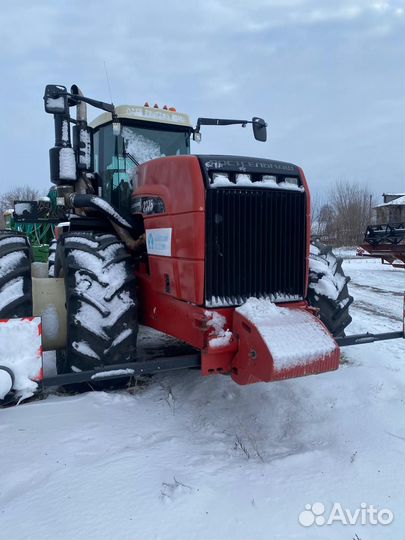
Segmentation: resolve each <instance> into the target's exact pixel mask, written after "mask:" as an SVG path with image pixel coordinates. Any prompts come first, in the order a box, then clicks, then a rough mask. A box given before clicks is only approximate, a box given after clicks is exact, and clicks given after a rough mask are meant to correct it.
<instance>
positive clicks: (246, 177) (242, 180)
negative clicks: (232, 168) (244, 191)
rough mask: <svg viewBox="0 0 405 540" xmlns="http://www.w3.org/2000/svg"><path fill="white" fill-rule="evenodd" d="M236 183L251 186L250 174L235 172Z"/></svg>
mask: <svg viewBox="0 0 405 540" xmlns="http://www.w3.org/2000/svg"><path fill="white" fill-rule="evenodd" d="M236 183H237V185H238V186H252V183H253V182H252V178H251V176H250V174H237V175H236Z"/></svg>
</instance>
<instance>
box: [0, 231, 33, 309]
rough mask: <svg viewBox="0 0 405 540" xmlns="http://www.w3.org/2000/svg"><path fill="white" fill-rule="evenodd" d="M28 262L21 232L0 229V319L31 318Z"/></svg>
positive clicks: (26, 242)
mask: <svg viewBox="0 0 405 540" xmlns="http://www.w3.org/2000/svg"><path fill="white" fill-rule="evenodd" d="M31 261H32V251H31V245H30V242H29V240H28V238H27V237H26V236H25V235H24V234H22V233H18V232H15V231H0V319H11V318H14V317H32V281H31Z"/></svg>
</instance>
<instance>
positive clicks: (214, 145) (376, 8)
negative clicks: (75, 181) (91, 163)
mask: <svg viewBox="0 0 405 540" xmlns="http://www.w3.org/2000/svg"><path fill="white" fill-rule="evenodd" d="M404 37H405V36H404V4H403V2H402V1H399V0H392V1H387V0H376V1H374V0H318V1H313V0H267V1H265V0H249V1H241V0H229V1H228V0H204V1H198V0H194V1H192V2H190V1H189V2H185V1H170V0H167V1H163V0H161V1H154V0H149V1H147V2H143V1H136V0H127V1H125V0H109V1H108V2H104V1H95V0H86V1H78V0H71V1H69V2H67V1H63V0H59V1H53V0H49V1H40V0H35V2H32V1H25V0H22V1H18V0H14V1H13V3H11V2H6V3H4V5H2V9H1V11H0V38H1V47H0V62H1V74H2V83H1V87H0V97H1V105H2V114H1V122H0V143H1V144H0V152H1V188H0V189H1V191H7V190H8V189H11V188H12V187H13V186H16V185H21V184H30V185H32V186H37V187H39V188H41V189H43V190H45V189H47V187H48V185H49V172H48V170H49V165H48V149H49V148H50V147H51V146H53V121H52V117H51V116H50V115H47V114H46V113H45V111H44V109H43V101H42V96H43V90H44V87H45V85H46V84H48V83H58V84H63V85H66V86H68V87H70V85H71V84H73V83H77V84H78V85H79V86H80V87H81V88H82V90H83V91H84V93H85V94H86V95H89V96H90V97H95V98H98V99H102V100H105V101H110V96H109V89H108V84H107V81H106V75H105V68H104V64H105V65H106V66H107V70H108V74H109V78H110V83H111V93H112V99H113V101H114V103H115V104H120V103H125V104H132V103H133V104H141V105H142V104H143V103H144V101H145V100H148V101H150V102H152V103H155V102H157V103H159V104H160V105H163V104H166V103H167V104H168V105H175V106H176V107H177V110H178V111H182V112H187V113H188V114H190V116H191V118H192V120H193V122H195V121H196V119H197V117H198V116H222V117H234V118H235V117H236V118H241V117H245V118H251V117H252V116H256V115H257V116H262V117H264V118H265V119H266V121H267V122H268V124H269V137H268V141H267V143H264V144H263V143H258V142H256V141H254V139H253V137H252V135H251V131H250V129H249V130H247V129H242V128H240V127H223V128H220V127H206V128H203V142H202V143H201V144H200V145H196V144H195V145H194V147H193V149H192V151H193V152H195V153H224V154H241V155H252V156H262V157H269V158H273V159H280V160H284V161H291V162H293V163H296V164H298V165H300V166H302V167H303V169H304V171H305V172H306V176H307V179H308V181H309V183H310V187H311V188H312V190H313V191H314V192H315V193H320V194H324V193H326V192H327V190H328V189H329V187H330V186H331V184H332V183H333V182H334V181H335V180H336V179H339V178H344V179H349V180H352V179H353V180H358V181H359V182H361V183H365V184H367V185H368V186H369V187H370V188H371V190H372V191H373V192H375V193H376V194H377V195H379V194H381V193H382V192H383V191H398V190H400V191H404V116H405V114H404V112H405V111H404V95H405V92H404V56H405V55H404V45H405V39H404ZM96 114H97V112H96V111H94V110H93V111H91V113H90V115H89V116H90V119H91V118H92V117H93V116H95V115H96Z"/></svg>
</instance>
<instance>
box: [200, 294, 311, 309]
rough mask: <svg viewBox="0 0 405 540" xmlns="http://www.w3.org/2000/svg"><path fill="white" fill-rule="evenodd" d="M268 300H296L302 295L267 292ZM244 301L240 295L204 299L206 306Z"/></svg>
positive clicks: (277, 301)
mask: <svg viewBox="0 0 405 540" xmlns="http://www.w3.org/2000/svg"><path fill="white" fill-rule="evenodd" d="M266 298H267V299H268V300H270V302H276V303H284V302H296V301H297V300H302V296H300V295H298V294H285V293H282V292H275V293H274V294H269V295H268V296H266ZM244 301H245V299H244V298H242V297H241V296H237V297H236V296H232V297H226V298H225V297H223V296H211V298H210V299H207V300H206V305H207V306H208V307H230V306H238V305H240V304H243V302H244Z"/></svg>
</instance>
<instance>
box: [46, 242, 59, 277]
mask: <svg viewBox="0 0 405 540" xmlns="http://www.w3.org/2000/svg"><path fill="white" fill-rule="evenodd" d="M56 244H57V241H56V239H55V238H54V239H53V240H51V241H50V243H49V255H48V276H49V277H55V253H56Z"/></svg>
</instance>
